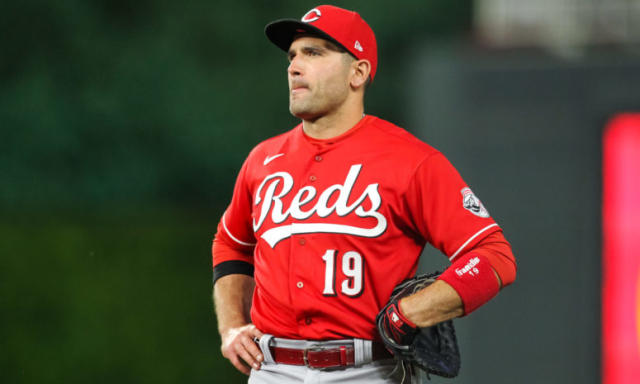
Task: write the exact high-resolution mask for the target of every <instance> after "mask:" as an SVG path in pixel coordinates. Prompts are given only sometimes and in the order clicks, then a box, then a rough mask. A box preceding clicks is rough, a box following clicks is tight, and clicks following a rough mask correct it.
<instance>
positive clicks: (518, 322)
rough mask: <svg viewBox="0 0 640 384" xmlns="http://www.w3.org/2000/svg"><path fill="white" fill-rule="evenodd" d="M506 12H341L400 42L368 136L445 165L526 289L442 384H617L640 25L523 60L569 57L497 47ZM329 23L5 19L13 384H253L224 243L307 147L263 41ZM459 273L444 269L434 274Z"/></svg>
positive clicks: (0, 201) (24, 9)
mask: <svg viewBox="0 0 640 384" xmlns="http://www.w3.org/2000/svg"><path fill="white" fill-rule="evenodd" d="M512 2H514V3H515V2H516V1H515V0H512ZM490 3H492V4H494V5H495V4H498V3H500V2H495V1H494V2H491V1H483V0H476V1H472V0H465V1H446V0H406V1H401V2H396V3H394V4H393V5H392V4H391V3H390V2H387V1H381V0H380V1H377V0H375V1H374V0H369V1H365V0H354V1H336V2H334V4H336V5H339V6H343V7H347V8H351V9H356V10H358V11H359V13H360V14H361V15H362V16H363V17H364V18H365V19H366V20H367V21H368V22H369V24H370V25H371V26H372V27H373V29H374V31H375V33H376V36H377V39H378V46H379V69H378V74H377V75H376V80H375V82H374V83H373V84H372V86H371V88H369V90H368V92H367V98H366V112H367V113H370V114H374V115H377V116H379V117H382V118H385V119H387V120H390V121H393V122H395V123H397V124H399V125H401V126H404V127H406V128H407V129H408V130H410V131H411V132H412V133H414V134H416V135H417V136H418V137H420V138H421V139H423V140H425V141H427V142H429V143H430V144H432V145H434V146H435V147H436V148H438V149H441V150H442V151H443V152H444V153H445V154H446V155H447V157H448V158H449V159H450V160H451V161H452V163H453V164H454V165H456V167H457V168H458V169H459V170H460V172H461V173H462V175H463V177H464V178H465V180H466V181H467V182H468V183H469V185H471V186H472V187H473V189H474V192H475V193H476V194H477V195H478V196H479V197H480V198H481V199H482V201H483V203H484V204H485V205H486V206H487V208H488V209H489V211H490V212H491V214H492V215H493V217H494V218H496V220H497V221H498V222H499V223H500V224H501V225H502V226H503V228H504V230H505V235H506V237H507V239H508V240H509V241H510V242H511V243H512V245H513V249H514V253H515V255H516V258H517V260H518V268H519V271H518V273H519V274H518V279H517V280H516V283H515V284H514V285H513V286H512V287H509V288H508V289H507V290H505V291H504V292H502V293H501V294H500V295H499V296H498V297H497V298H496V299H495V300H494V301H493V302H491V303H489V304H488V305H486V306H485V307H483V308H481V309H479V310H478V311H477V312H476V313H474V314H473V315H472V316H469V317H467V318H463V319H459V320H456V326H457V329H458V337H459V340H460V343H461V350H462V361H463V365H462V371H461V375H460V377H458V378H456V379H454V380H444V379H438V378H434V380H433V381H432V382H433V383H441V382H442V383H444V382H447V383H452V382H455V383H467V384H471V383H492V384H499V383H505V384H506V383H509V384H511V383H531V384H534V383H545V384H550V383H558V384H560V383H563V384H564V383H580V384H593V383H598V382H600V335H599V332H600V330H599V327H600V309H601V308H600V278H601V271H600V262H601V261H600V260H601V259H600V257H601V255H600V247H601V244H600V188H601V185H600V177H601V168H600V164H601V135H602V130H603V127H604V126H605V124H606V123H607V121H608V120H609V119H610V118H611V117H612V116H613V115H615V114H616V113H619V112H622V111H640V87H638V86H637V84H640V49H639V48H638V43H640V29H638V28H636V27H635V26H637V25H640V23H629V24H624V23H620V24H616V23H604V22H603V23H601V21H602V20H604V19H603V18H602V17H600V15H598V14H597V12H595V11H594V12H595V13H594V15H595V16H594V17H593V18H592V21H593V20H595V21H593V25H588V24H585V23H573V24H572V23H571V22H569V21H570V19H566V18H565V16H567V15H565V14H562V13H561V14H559V18H558V19H557V21H558V23H559V24H558V25H560V26H561V27H567V28H569V27H576V28H577V27H585V26H588V27H589V28H591V29H589V30H586V31H587V32H589V33H592V32H593V31H595V32H593V36H594V40H593V41H594V42H595V43H588V42H587V43H584V42H583V43H580V44H582V45H580V46H579V47H578V46H576V44H577V43H576V39H577V40H580V39H583V38H584V37H585V36H587V35H586V34H585V33H586V32H585V30H582V32H580V33H582V34H580V33H574V32H575V30H572V29H571V28H569V29H567V30H566V31H560V32H562V33H564V34H565V36H569V37H570V38H569V39H568V41H569V43H568V44H567V45H566V46H564V47H563V46H561V44H559V41H560V40H558V36H561V35H562V33H560V34H558V35H554V34H553V33H557V32H558V31H556V30H553V29H546V28H541V29H540V30H538V31H534V30H533V29H526V28H530V26H529V24H527V25H526V28H525V33H524V34H522V35H515V34H514V35H510V34H508V33H507V34H506V35H505V36H507V37H508V38H511V36H513V37H514V38H516V37H517V38H520V39H523V41H529V40H527V39H528V38H529V37H530V36H536V35H537V34H539V35H540V36H543V37H544V33H545V32H549V33H551V35H550V41H551V46H550V47H547V48H541V47H540V46H536V45H535V44H530V43H525V44H524V45H521V46H508V45H506V46H501V45H500V44H494V45H492V44H491V43H490V42H488V41H487V37H486V36H485V35H484V32H483V29H482V27H478V26H476V22H477V20H478V19H477V18H476V17H477V14H478V11H479V10H480V11H482V10H484V9H485V8H483V6H486V4H490ZM520 3H522V2H520ZM552 3H553V2H545V4H547V5H546V6H548V7H549V9H548V10H547V11H548V13H549V15H555V14H556V13H555V11H556V10H555V9H553V6H554V5H553V4H552ZM587 3H588V4H595V3H598V2H597V1H595V0H593V1H592V0H584V1H583V2H582V3H580V4H585V6H586V4H587ZM600 3H602V4H605V3H606V2H600ZM600 3H598V4H600ZM618 3H619V2H618ZM618 3H616V4H618ZM629 3H631V2H629ZM505 4H506V2H505ZM529 4H530V5H531V6H533V5H534V4H537V3H535V2H530V3H529ZM563 4H565V3H563ZM572 4H573V3H572ZM575 4H578V2H575ZM575 4H574V5H575ZM315 5H318V3H316V2H310V1H306V0H305V1H293V0H278V1H251V2H249V1H247V2H175V1H165V0H157V1H151V0H141V1H137V2H129V1H123V0H112V1H107V0H102V1H96V0H93V1H79V0H67V1H60V2H54V1H50V0H49V1H45V0H42V1H36V0H24V1H20V2H17V1H15V2H4V3H3V4H2V5H0V27H1V31H2V32H3V39H2V40H1V43H0V44H1V45H0V46H1V48H2V49H1V51H0V132H1V135H0V382H2V383H62V382H64V383H115V382H117V383H120V384H124V383H228V382H231V383H241V382H244V381H245V378H244V376H242V375H241V374H239V373H237V372H236V371H235V369H233V367H232V366H231V365H230V364H229V363H228V362H227V361H226V360H224V359H223V358H222V356H221V354H220V350H219V347H220V341H219V336H218V334H217V326H216V321H215V316H214V315H213V310H212V303H211V278H212V270H211V255H210V247H211V240H212V237H213V234H214V232H215V230H216V226H217V223H218V219H219V217H220V215H221V214H222V212H223V210H224V208H225V207H226V204H227V203H228V201H229V199H230V197H231V192H232V188H233V182H234V180H235V177H236V173H237V171H238V170H239V168H240V166H241V164H242V161H243V160H244V158H245V157H246V155H247V154H248V153H249V151H250V150H251V148H252V147H253V146H254V145H256V144H257V143H258V142H259V141H261V140H263V139H266V138H268V137H271V136H273V135H275V134H278V133H281V132H284V131H285V130H287V129H289V128H291V127H293V126H294V125H296V124H297V123H298V121H297V120H296V119H295V118H293V117H291V116H290V115H289V113H288V107H287V85H286V72H285V70H286V66H287V61H286V57H285V54H284V52H281V51H280V50H278V49H277V48H276V47H275V46H273V45H272V44H270V43H269V42H268V41H267V39H266V38H265V37H264V33H263V28H264V26H265V24H267V23H268V22H270V21H272V20H275V19H279V18H285V17H292V18H299V17H301V16H302V15H303V14H304V13H305V12H306V11H308V10H309V9H310V8H312V7H313V6H315ZM565 5H566V4H565ZM598 6H600V5H598ZM507 8H508V7H507ZM569 8H570V7H568V6H567V7H565V8H563V9H565V10H566V9H569ZM578 8H580V7H578ZM510 9H511V10H513V9H515V8H510ZM522 9H524V10H525V11H526V10H527V9H529V8H526V7H525V8H522ZM584 9H586V8H584ZM584 9H583V8H580V9H578V11H576V14H577V15H579V16H580V17H585V15H588V14H589V13H588V12H583V11H584ZM593 9H596V8H593ZM620 9H622V8H620ZM507 10H508V9H507ZM531 10H532V11H531V12H530V13H528V12H524V16H525V18H524V19H525V21H527V22H530V21H531V20H533V19H535V17H537V16H540V15H542V17H541V18H540V19H541V20H543V21H545V20H549V19H551V18H550V17H546V16H545V14H544V13H537V14H536V13H535V12H533V10H534V8H531ZM479 13H480V14H484V13H483V12H479ZM497 14H498V15H499V16H500V15H502V14H500V13H499V12H498V13H497ZM623 14H628V15H630V16H629V20H632V18H631V17H632V16H633V15H636V16H638V15H640V12H638V13H636V14H634V13H624V12H623ZM474 15H476V16H474ZM536 15H537V16H536ZM569 16H571V14H569ZM574 16H575V15H574ZM636 16H633V17H636ZM500 17H502V16H500ZM500 17H498V19H497V20H498V21H499V20H500ZM505 17H506V16H505ZM529 17H531V19H530V18H529ZM638 19H640V16H638ZM590 20H591V19H590ZM498 21H497V23H498V24H499V22H498ZM574 21H575V20H574ZM480 24H481V23H480ZM498 24H496V25H498ZM601 24H602V25H605V26H610V27H616V26H620V25H628V26H629V28H627V30H626V31H627V32H628V33H627V35H624V36H623V37H624V38H623V39H622V40H620V41H625V42H627V43H628V42H632V43H633V42H635V43H633V44H626V43H625V44H618V43H615V39H613V38H612V37H611V36H614V35H608V33H609V32H611V31H604V32H602V31H601V30H600V29H599V28H601V27H602V25H601ZM633 28H635V29H633ZM614 29H615V28H614ZM634 31H635V32H634ZM614 32H615V33H618V32H619V31H617V32H616V31H615V30H614V31H613V32H611V33H614ZM558 33H559V32H558ZM634 33H636V34H635V35H634ZM547 37H549V36H547ZM614 37H615V36H614ZM508 38H507V40H508ZM532 41H533V40H532ZM585 41H586V40H585ZM527 44H529V45H527ZM446 264H447V259H446V258H444V257H442V256H441V255H436V253H435V252H434V251H433V250H432V249H427V250H426V251H425V255H424V257H423V260H422V263H421V268H422V269H423V270H433V269H434V268H440V267H442V266H446Z"/></svg>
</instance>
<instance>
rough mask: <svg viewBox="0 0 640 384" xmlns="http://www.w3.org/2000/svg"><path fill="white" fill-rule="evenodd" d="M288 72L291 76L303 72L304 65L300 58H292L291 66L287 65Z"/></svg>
mask: <svg viewBox="0 0 640 384" xmlns="http://www.w3.org/2000/svg"><path fill="white" fill-rule="evenodd" d="M287 73H288V74H289V75H290V76H296V75H300V74H302V67H301V64H300V60H299V59H297V58H295V57H294V58H292V59H291V61H290V62H289V67H287Z"/></svg>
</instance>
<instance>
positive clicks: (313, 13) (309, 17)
mask: <svg viewBox="0 0 640 384" xmlns="http://www.w3.org/2000/svg"><path fill="white" fill-rule="evenodd" d="M320 16H322V13H320V11H319V10H318V9H317V8H313V9H312V10H310V11H309V12H307V13H305V15H304V16H302V19H300V20H301V21H302V22H303V23H311V22H314V21H316V20H318V19H319V18H320Z"/></svg>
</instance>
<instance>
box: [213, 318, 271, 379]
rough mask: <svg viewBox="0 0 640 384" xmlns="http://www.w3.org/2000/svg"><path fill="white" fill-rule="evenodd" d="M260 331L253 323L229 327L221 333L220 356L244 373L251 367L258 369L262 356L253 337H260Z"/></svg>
mask: <svg viewBox="0 0 640 384" xmlns="http://www.w3.org/2000/svg"><path fill="white" fill-rule="evenodd" d="M261 337H262V332H260V331H259V330H258V328H256V327H255V325H253V324H247V325H244V326H242V327H237V328H230V329H228V330H227V331H225V332H223V333H222V346H221V347H220V349H221V350H222V356H224V357H226V358H227V359H229V361H230V362H231V364H233V366H234V367H236V369H238V370H239V371H240V372H242V373H244V374H245V375H249V374H250V373H251V368H253V369H260V364H261V363H262V361H263V359H264V357H263V356H262V352H261V351H260V348H258V345H257V344H256V342H255V341H254V339H260V338H261Z"/></svg>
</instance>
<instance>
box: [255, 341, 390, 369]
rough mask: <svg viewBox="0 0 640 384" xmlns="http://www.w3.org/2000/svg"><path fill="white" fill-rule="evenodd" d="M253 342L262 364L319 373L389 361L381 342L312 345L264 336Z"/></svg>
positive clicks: (308, 342)
mask: <svg viewBox="0 0 640 384" xmlns="http://www.w3.org/2000/svg"><path fill="white" fill-rule="evenodd" d="M256 342H257V343H258V344H259V346H260V349H261V350H262V353H263V354H264V357H265V360H264V361H265V362H266V363H277V364H289V365H306V366H308V367H309V368H319V369H322V368H338V367H349V366H359V365H363V364H367V363H370V362H372V361H378V360H388V359H392V358H393V356H392V355H391V353H390V352H389V351H387V349H386V348H385V347H384V345H383V344H382V343H381V342H378V341H372V340H365V339H340V340H323V341H314V340H297V339H285V338H279V337H273V336H272V335H268V334H265V335H263V336H262V338H260V340H257V341H256Z"/></svg>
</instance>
